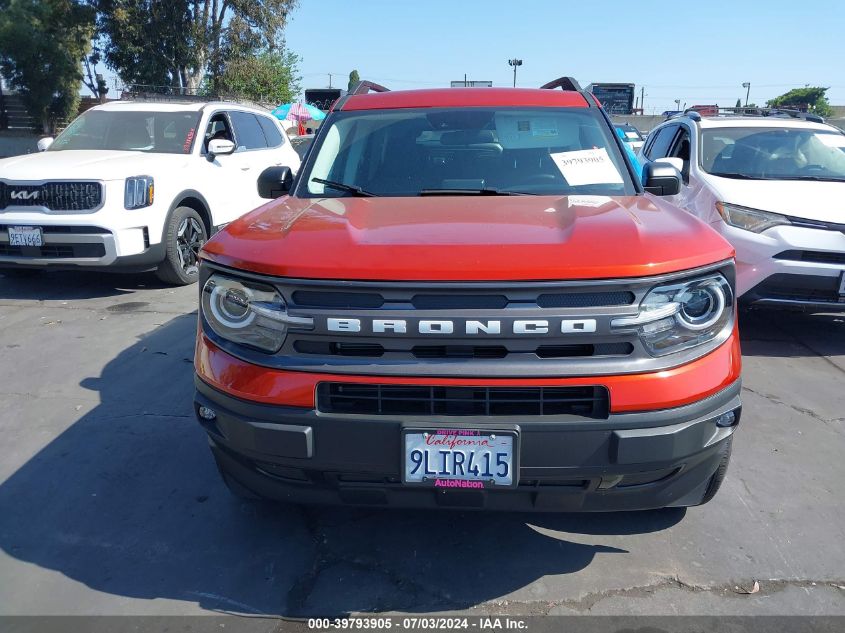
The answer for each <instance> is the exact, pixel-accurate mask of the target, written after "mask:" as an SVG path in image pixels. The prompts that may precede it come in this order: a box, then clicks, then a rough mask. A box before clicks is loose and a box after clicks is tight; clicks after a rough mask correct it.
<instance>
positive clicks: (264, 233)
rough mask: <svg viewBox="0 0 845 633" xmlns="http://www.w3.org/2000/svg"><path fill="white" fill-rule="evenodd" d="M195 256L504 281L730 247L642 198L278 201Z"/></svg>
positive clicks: (681, 258) (263, 268)
mask: <svg viewBox="0 0 845 633" xmlns="http://www.w3.org/2000/svg"><path fill="white" fill-rule="evenodd" d="M204 256H205V257H206V258H208V259H210V260H213V261H215V262H218V263H220V264H223V265H226V266H232V267H236V268H242V269H246V270H250V271H253V272H257V273H264V274H269V275H275V276H280V277H298V278H306V279H356V280H366V279H371V280H395V281H399V280H402V281H404V280H416V281H451V280H462V281H484V280H486V281H491V280H498V281H507V280H554V279H591V278H592V279H594V278H614V277H633V276H645V275H655V274H661V273H666V272H673V271H678V270H684V269H689V268H695V267H697V266H703V265H707V264H711V263H714V262H717V261H721V260H724V259H727V258H730V257H732V256H733V248H732V247H731V246H730V245H729V244H728V243H727V242H726V241H724V240H723V239H722V237H721V236H719V235H718V234H717V233H716V232H715V231H714V230H712V229H711V228H710V227H709V226H707V225H705V224H704V223H702V222H700V221H699V220H697V219H696V218H694V217H692V216H691V215H690V214H688V213H685V212H683V211H681V210H679V209H677V208H675V207H673V206H671V205H669V204H668V203H666V202H664V201H662V200H659V199H657V198H655V197H653V196H650V195H646V196H630V197H620V198H608V197H603V196H579V197H562V198H558V197H545V196H544V197H540V196H509V197H492V196H478V197H470V196H450V197H414V198H323V199H302V198H290V197H287V198H280V199H279V200H275V201H273V202H270V203H269V204H266V205H264V206H263V207H259V208H258V209H256V210H255V211H253V212H251V213H249V214H247V215H245V216H243V217H242V218H240V219H239V220H236V221H235V222H232V223H231V224H229V225H228V227H226V229H225V230H223V231H221V232H220V233H218V234H217V235H216V236H215V237H214V238H213V239H212V240H210V241H209V242H208V243H207V244H206V246H205V248H204Z"/></svg>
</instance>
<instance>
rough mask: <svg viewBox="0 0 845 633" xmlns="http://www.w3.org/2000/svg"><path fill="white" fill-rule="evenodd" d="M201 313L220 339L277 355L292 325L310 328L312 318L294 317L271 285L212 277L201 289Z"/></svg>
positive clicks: (219, 276)
mask: <svg viewBox="0 0 845 633" xmlns="http://www.w3.org/2000/svg"><path fill="white" fill-rule="evenodd" d="M202 313H203V316H205V318H206V321H207V322H208V324H209V326H210V327H211V329H212V330H213V331H214V333H215V334H217V335H218V336H220V337H222V338H224V339H226V340H228V341H232V342H233V343H238V344H240V345H246V346H248V347H253V348H255V349H258V350H261V351H262V352H270V353H272V352H277V351H279V349H280V348H281V347H282V343H284V341H285V337H286V336H287V332H288V328H289V327H290V326H292V325H293V326H296V327H302V328H311V327H313V326H314V320H313V319H311V318H310V317H293V316H290V315H289V314H288V313H287V310H286V306H285V301H284V299H282V296H281V295H280V294H279V293H278V292H277V291H276V289H275V288H273V287H272V286H268V285H266V284H261V283H255V282H252V281H246V280H243V281H240V280H237V279H232V278H231V277H224V276H222V275H212V276H211V277H210V278H209V280H208V281H206V282H205V286H203V289H202Z"/></svg>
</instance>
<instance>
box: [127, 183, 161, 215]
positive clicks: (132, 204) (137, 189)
mask: <svg viewBox="0 0 845 633" xmlns="http://www.w3.org/2000/svg"><path fill="white" fill-rule="evenodd" d="M154 198H155V184H154V183H153V177H152V176H134V177H132V178H127V179H126V187H125V188H124V190H123V206H124V207H126V208H127V209H141V208H143V207H148V206H150V205H151V204H152V203H153V199H154Z"/></svg>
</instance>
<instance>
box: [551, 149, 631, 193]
mask: <svg viewBox="0 0 845 633" xmlns="http://www.w3.org/2000/svg"><path fill="white" fill-rule="evenodd" d="M549 156H551V158H552V160H553V161H554V162H555V165H556V166H557V168H558V169H559V170H560V173H561V174H563V177H564V178H566V182H567V183H569V184H570V185H572V186H578V185H598V184H605V183H614V184H620V185H621V184H622V182H623V181H622V176H620V175H619V172H618V171H617V169H616V166H615V165H614V164H613V162H612V161H611V160H610V156H608V154H607V150H606V149H605V148H604V147H601V148H598V149H582V150H578V151H574V152H558V153H557V154H549Z"/></svg>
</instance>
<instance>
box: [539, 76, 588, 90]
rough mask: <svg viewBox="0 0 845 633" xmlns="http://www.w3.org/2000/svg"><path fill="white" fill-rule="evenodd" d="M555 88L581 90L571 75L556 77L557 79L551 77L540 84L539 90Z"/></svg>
mask: <svg viewBox="0 0 845 633" xmlns="http://www.w3.org/2000/svg"><path fill="white" fill-rule="evenodd" d="M555 88H560V89H561V90H574V91H575V92H583V90H582V89H581V85H580V84H579V83H578V82H577V81H576V80H575V78H573V77H558V78H557V79H553V80H552V81H550V82H548V83H545V84H543V85H542V86H540V90H554V89H555Z"/></svg>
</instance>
